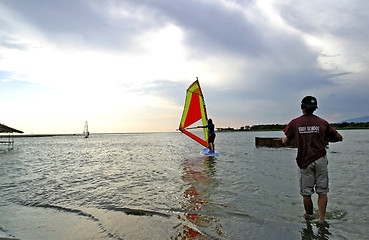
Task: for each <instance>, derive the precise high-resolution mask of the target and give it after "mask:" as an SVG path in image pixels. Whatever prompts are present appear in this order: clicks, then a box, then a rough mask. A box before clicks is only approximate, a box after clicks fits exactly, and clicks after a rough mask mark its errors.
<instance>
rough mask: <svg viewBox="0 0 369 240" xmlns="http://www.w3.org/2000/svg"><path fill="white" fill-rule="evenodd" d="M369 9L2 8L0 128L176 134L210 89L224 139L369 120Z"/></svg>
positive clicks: (205, 3)
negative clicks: (199, 95) (194, 96)
mask: <svg viewBox="0 0 369 240" xmlns="http://www.w3.org/2000/svg"><path fill="white" fill-rule="evenodd" d="M368 8H369V2H367V1H359V0H325V1H322V0H311V1H293V0H259V1H258V0H244V1H242V0H54V1H49V0H32V1H28V0H0V104H1V110H2V111H1V117H0V123H4V124H6V125H9V126H11V127H14V128H17V129H20V130H23V131H24V132H25V133H80V132H82V131H83V126H84V122H85V121H86V120H87V121H88V122H89V127H90V131H91V132H143V131H175V129H176V128H178V125H179V121H180V117H181V115H182V110H183V105H184V100H185V90H186V88H187V87H188V86H189V85H190V84H191V83H192V82H193V81H194V80H196V77H198V78H199V80H200V83H201V86H202V89H203V92H204V94H205V101H206V104H207V109H208V115H209V116H210V117H212V118H213V120H214V122H215V124H216V126H217V127H228V126H230V127H240V126H244V125H253V124H262V123H287V122H288V121H289V120H291V119H292V118H294V117H297V116H299V115H300V113H301V111H300V108H299V107H300V106H299V105H300V101H301V99H302V98H303V97H304V96H306V95H314V96H316V97H317V99H318V105H319V109H318V111H317V112H316V113H317V114H318V115H319V116H321V117H323V118H325V119H327V120H328V121H329V122H335V121H341V120H344V119H348V118H354V117H361V116H367V115H369V104H368V103H369V94H368V91H369V81H368V76H369V72H368V71H369V54H368V53H369V51H368V50H369V44H368V42H369V21H368V19H369V11H368V10H367V9H368Z"/></svg>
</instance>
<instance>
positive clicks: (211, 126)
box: [197, 118, 215, 153]
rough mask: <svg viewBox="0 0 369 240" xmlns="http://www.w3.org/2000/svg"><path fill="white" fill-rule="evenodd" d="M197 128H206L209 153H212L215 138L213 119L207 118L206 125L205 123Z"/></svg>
mask: <svg viewBox="0 0 369 240" xmlns="http://www.w3.org/2000/svg"><path fill="white" fill-rule="evenodd" d="M197 128H208V134H209V138H208V143H209V153H214V152H215V145H214V140H215V125H214V124H213V120H211V119H210V118H209V120H208V125H206V126H198V127H197Z"/></svg>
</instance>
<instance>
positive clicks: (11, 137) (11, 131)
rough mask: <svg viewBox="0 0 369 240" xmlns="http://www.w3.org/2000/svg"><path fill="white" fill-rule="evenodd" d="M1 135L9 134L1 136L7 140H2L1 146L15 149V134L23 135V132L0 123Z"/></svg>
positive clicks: (0, 141)
mask: <svg viewBox="0 0 369 240" xmlns="http://www.w3.org/2000/svg"><path fill="white" fill-rule="evenodd" d="M0 133H8V135H7V136H6V135H2V136H0V137H1V138H2V139H3V138H5V140H0V144H4V145H7V146H8V149H13V147H14V133H23V132H22V131H20V130H17V129H15V128H11V127H8V126H6V125H4V124H1V123H0Z"/></svg>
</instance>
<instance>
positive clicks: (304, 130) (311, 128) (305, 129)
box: [299, 126, 319, 134]
mask: <svg viewBox="0 0 369 240" xmlns="http://www.w3.org/2000/svg"><path fill="white" fill-rule="evenodd" d="M299 133H300V134H304V133H319V126H308V127H299Z"/></svg>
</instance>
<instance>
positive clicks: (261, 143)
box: [255, 137, 297, 148]
mask: <svg viewBox="0 0 369 240" xmlns="http://www.w3.org/2000/svg"><path fill="white" fill-rule="evenodd" d="M255 146H256V147H271V148H282V147H290V148H296V147H297V145H296V142H295V141H291V142H289V143H288V144H287V145H284V144H283V143H282V140H280V139H279V138H278V137H275V138H271V137H255Z"/></svg>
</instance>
